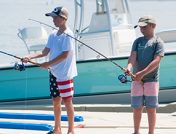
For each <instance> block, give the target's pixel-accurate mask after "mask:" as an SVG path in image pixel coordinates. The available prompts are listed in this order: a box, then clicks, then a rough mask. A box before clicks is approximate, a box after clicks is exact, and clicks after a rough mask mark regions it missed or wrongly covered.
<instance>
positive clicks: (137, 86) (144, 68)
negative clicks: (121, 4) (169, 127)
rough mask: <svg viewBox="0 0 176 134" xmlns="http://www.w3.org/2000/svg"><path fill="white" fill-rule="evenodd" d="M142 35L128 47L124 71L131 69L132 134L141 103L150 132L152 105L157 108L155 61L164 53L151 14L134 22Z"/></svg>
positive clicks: (137, 124)
mask: <svg viewBox="0 0 176 134" xmlns="http://www.w3.org/2000/svg"><path fill="white" fill-rule="evenodd" d="M138 26H139V27H140V31H141V33H142V34H143V35H144V36H142V37H139V38H137V39H136V40H135V41H134V43H133V46H132V51H131V55H130V57H129V59H128V65H127V68H126V73H127V74H129V72H130V71H131V69H132V68H133V73H134V78H133V82H132V85H131V105H132V107H133V119H134V134H139V133H140V132H139V129H140V122H141V117H142V111H143V108H144V106H145V107H146V111H147V115H148V124H149V132H148V134H154V129H155V124H156V108H157V107H158V92H159V82H158V81H159V64H160V61H161V59H162V57H163V56H164V49H163V41H162V40H161V39H160V38H159V37H156V36H155V34H154V31H155V27H156V21H155V19H154V18H153V17H152V16H150V15H149V16H143V17H141V18H140V19H139V21H138V25H136V26H135V28H136V27H138Z"/></svg>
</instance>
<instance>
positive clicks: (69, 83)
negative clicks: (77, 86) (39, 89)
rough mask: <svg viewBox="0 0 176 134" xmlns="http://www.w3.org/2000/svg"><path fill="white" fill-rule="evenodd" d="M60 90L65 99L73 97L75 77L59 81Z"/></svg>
mask: <svg viewBox="0 0 176 134" xmlns="http://www.w3.org/2000/svg"><path fill="white" fill-rule="evenodd" d="M57 87H58V91H59V93H60V96H61V97H62V98H63V99H66V98H71V97H73V94H74V86H73V79H70V80H66V81H57Z"/></svg>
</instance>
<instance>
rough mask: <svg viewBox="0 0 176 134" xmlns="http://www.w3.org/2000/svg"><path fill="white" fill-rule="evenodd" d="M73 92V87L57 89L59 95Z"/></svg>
mask: <svg viewBox="0 0 176 134" xmlns="http://www.w3.org/2000/svg"><path fill="white" fill-rule="evenodd" d="M72 90H73V87H70V88H66V89H59V92H60V93H68V92H71V91H72Z"/></svg>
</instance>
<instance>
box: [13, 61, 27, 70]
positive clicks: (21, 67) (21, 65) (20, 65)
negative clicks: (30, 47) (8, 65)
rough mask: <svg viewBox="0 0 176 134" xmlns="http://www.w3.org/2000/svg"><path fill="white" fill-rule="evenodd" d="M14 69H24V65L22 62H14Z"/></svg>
mask: <svg viewBox="0 0 176 134" xmlns="http://www.w3.org/2000/svg"><path fill="white" fill-rule="evenodd" d="M14 69H15V70H18V71H24V70H25V66H24V64H23V62H21V64H19V63H18V62H16V63H15V65H14Z"/></svg>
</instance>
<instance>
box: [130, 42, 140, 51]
mask: <svg viewBox="0 0 176 134" xmlns="http://www.w3.org/2000/svg"><path fill="white" fill-rule="evenodd" d="M138 40H139V39H136V40H135V41H134V42H133V45H132V49H131V52H133V51H136V52H137V45H138Z"/></svg>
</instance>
